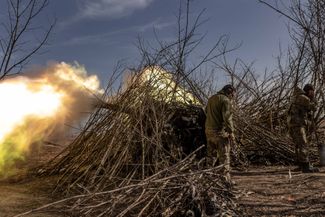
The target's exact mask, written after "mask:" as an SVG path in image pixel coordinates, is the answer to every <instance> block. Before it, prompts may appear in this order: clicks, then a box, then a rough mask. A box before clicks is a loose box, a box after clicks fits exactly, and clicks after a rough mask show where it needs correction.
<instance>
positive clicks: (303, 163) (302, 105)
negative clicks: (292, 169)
mask: <svg viewBox="0 0 325 217" xmlns="http://www.w3.org/2000/svg"><path fill="white" fill-rule="evenodd" d="M315 110H316V101H315V100H314V87H313V86H312V85H311V84H306V85H305V86H304V88H303V90H301V89H300V88H296V90H295V93H294V97H293V100H292V102H291V105H290V109H289V112H288V126H289V133H290V136H291V138H292V140H293V142H294V143H295V156H296V163H297V164H298V166H299V170H301V171H302V172H304V173H308V172H318V171H319V170H318V169H317V168H314V167H312V166H311V165H310V162H309V158H308V142H307V135H306V134H307V133H309V128H310V127H311V124H310V123H311V118H312V112H313V111H315Z"/></svg>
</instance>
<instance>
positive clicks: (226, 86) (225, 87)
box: [222, 84, 236, 93]
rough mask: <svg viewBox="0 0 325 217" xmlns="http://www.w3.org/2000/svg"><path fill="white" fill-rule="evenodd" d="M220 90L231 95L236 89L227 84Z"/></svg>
mask: <svg viewBox="0 0 325 217" xmlns="http://www.w3.org/2000/svg"><path fill="white" fill-rule="evenodd" d="M222 90H223V91H224V92H226V93H233V92H236V89H235V88H234V86H232V85H231V84H227V85H225V86H224V87H223V88H222Z"/></svg>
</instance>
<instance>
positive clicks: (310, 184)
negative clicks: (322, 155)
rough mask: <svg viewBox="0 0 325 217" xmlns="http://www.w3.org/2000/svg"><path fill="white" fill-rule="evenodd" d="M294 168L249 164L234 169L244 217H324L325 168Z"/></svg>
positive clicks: (236, 187) (240, 206) (234, 178)
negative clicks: (308, 170) (243, 168)
mask: <svg viewBox="0 0 325 217" xmlns="http://www.w3.org/2000/svg"><path fill="white" fill-rule="evenodd" d="M294 170H295V167H288V166H286V167H285V166H281V167H251V168H249V169H248V170H247V171H234V172H233V180H234V181H235V189H236V191H237V196H238V203H239V209H240V210H241V211H242V213H243V214H242V215H243V216H290V217H291V216H317V217H318V216H325V173H324V172H325V168H321V171H320V173H312V174H311V173H301V172H294Z"/></svg>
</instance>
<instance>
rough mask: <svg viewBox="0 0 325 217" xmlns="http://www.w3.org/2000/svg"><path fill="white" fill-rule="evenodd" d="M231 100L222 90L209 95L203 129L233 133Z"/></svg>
mask: <svg viewBox="0 0 325 217" xmlns="http://www.w3.org/2000/svg"><path fill="white" fill-rule="evenodd" d="M232 114H233V111H232V101H231V99H230V98H229V97H228V96H226V95H225V93H224V92H223V91H220V92H218V93H217V94H215V95H213V96H211V97H210V98H209V100H208V104H207V107H206V116H207V117H206V121H205V129H207V130H217V131H226V132H227V133H233V131H234V125H233V120H232Z"/></svg>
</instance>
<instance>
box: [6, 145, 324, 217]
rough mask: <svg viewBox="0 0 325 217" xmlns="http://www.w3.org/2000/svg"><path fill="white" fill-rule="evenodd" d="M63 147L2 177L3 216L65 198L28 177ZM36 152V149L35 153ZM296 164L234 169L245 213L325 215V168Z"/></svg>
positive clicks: (49, 213)
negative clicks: (300, 168)
mask: <svg viewBox="0 0 325 217" xmlns="http://www.w3.org/2000/svg"><path fill="white" fill-rule="evenodd" d="M61 149H62V147H55V146H51V145H49V146H45V148H44V149H43V150H39V151H38V152H37V153H38V154H36V155H35V154H34V155H33V156H30V157H29V159H28V161H27V162H28V164H26V163H25V164H24V163H22V164H21V165H18V168H19V169H20V170H19V176H15V177H14V178H9V179H8V178H7V179H0V192H1V195H0V217H13V216H15V215H18V214H20V213H23V212H26V211H29V210H32V209H35V208H38V207H41V206H43V205H45V204H48V203H51V202H53V201H56V200H59V199H62V198H55V197H54V196H53V195H52V192H51V189H53V186H54V184H55V180H54V179H48V178H47V179H45V178H35V177H27V178H26V177H25V176H24V175H23V174H24V173H25V172H26V168H30V167H34V166H35V165H39V164H41V163H43V162H45V161H46V160H47V159H49V158H50V157H51V156H54V155H56V154H57V153H58V152H59V151H60V150H61ZM34 153H35V152H34ZM294 169H295V168H294V167H286V166H278V167H275V166H271V167H250V168H249V169H247V170H244V171H243V170H242V171H239V170H234V171H233V172H232V177H233V180H234V181H235V183H236V184H235V191H236V197H237V198H238V209H239V210H240V211H241V212H242V213H243V214H242V216H245V217H246V216H290V217H293V216H317V217H318V216H325V173H324V172H325V168H321V172H320V173H314V174H303V173H301V172H294V171H293V170H294ZM26 216H29V217H63V216H71V214H68V213H64V212H62V207H52V208H51V209H47V210H45V211H43V212H36V213H32V214H29V215H26Z"/></svg>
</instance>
